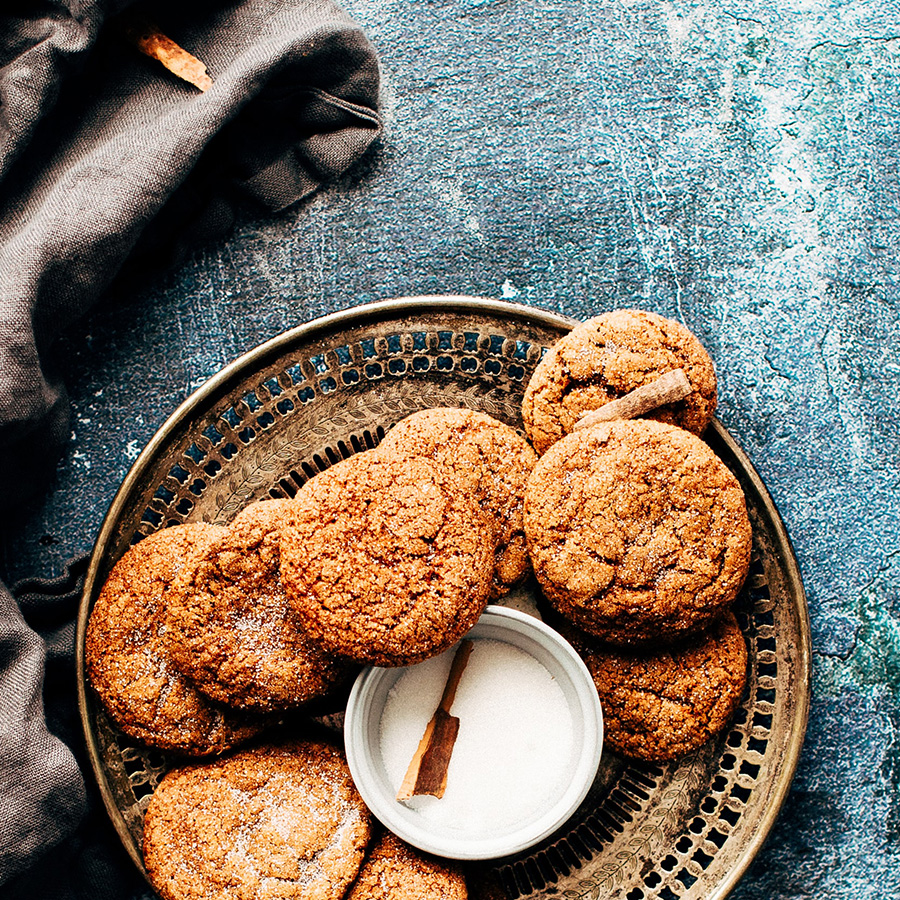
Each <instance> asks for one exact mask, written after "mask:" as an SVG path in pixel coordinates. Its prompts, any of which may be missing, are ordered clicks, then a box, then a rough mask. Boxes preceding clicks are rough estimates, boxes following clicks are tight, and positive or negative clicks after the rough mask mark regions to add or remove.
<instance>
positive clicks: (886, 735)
mask: <svg viewBox="0 0 900 900" xmlns="http://www.w3.org/2000/svg"><path fill="white" fill-rule="evenodd" d="M346 5H347V6H348V8H349V10H350V12H351V13H352V14H353V15H354V16H355V17H356V18H357V19H358V20H359V21H360V22H361V23H362V24H363V25H364V26H365V28H366V29H367V30H368V33H369V35H370V36H371V38H372V40H373V41H374V43H375V45H376V47H377V49H378V51H379V54H380V56H381V60H382V65H383V72H384V81H385V87H384V103H385V108H386V115H387V120H388V124H387V131H386V134H385V136H384V139H383V141H382V143H381V145H380V146H379V147H378V148H376V150H375V152H374V153H372V154H370V155H369V157H368V158H367V160H366V161H365V163H364V164H363V165H362V166H360V167H359V168H358V169H357V171H356V172H355V173H354V174H353V176H352V177H351V178H348V179H347V180H345V181H344V182H342V183H340V184H337V185H334V186H333V187H331V188H329V189H328V190H326V191H324V192H323V193H321V194H319V195H318V196H316V197H315V198H314V199H313V200H312V201H310V202H307V203H305V204H303V205H302V206H300V207H299V208H294V209H291V210H290V211H289V212H288V213H286V214H284V215H283V216H281V217H280V218H279V219H277V220H275V221H273V220H271V219H265V220H253V219H252V218H249V217H248V218H247V219H245V221H244V222H243V224H242V225H241V227H240V228H239V229H238V231H237V232H236V233H235V234H234V236H233V237H232V238H231V239H229V240H227V241H225V242H223V243H222V244H220V245H217V246H215V247H210V248H205V249H203V250H202V251H200V252H198V253H197V254H196V255H195V256H194V257H193V258H192V259H190V260H189V261H188V262H187V263H186V264H185V265H183V266H182V267H181V268H179V269H178V270H177V271H175V272H170V273H160V275H159V277H158V278H156V279H155V280H153V281H151V282H149V283H147V284H146V285H145V286H144V287H143V288H142V289H141V290H140V291H138V292H137V293H133V292H129V293H128V294H127V295H126V294H125V292H124V291H122V290H120V291H118V292H117V293H115V294H114V295H113V296H112V297H110V298H109V299H108V301H107V302H106V303H104V304H103V305H102V307H101V308H99V309H98V310H97V311H96V312H95V313H94V314H93V315H92V316H91V317H90V318H89V319H87V320H85V321H83V322H81V323H79V324H78V325H77V326H76V327H74V328H73V329H71V331H70V332H69V334H68V336H67V337H66V339H65V340H64V342H63V344H62V346H61V347H60V348H59V351H60V361H61V366H62V369H63V373H64V375H65V377H66V379H67V381H68V383H69V386H70V389H71V394H72V400H73V419H72V436H71V443H70V446H69V448H68V452H67V454H66V456H65V458H64V459H63V461H62V462H61V464H60V466H59V469H58V474H57V478H56V482H55V484H54V485H53V488H52V490H51V492H50V494H49V495H48V496H47V497H45V498H43V499H41V500H39V501H37V502H36V503H35V504H33V506H32V507H31V508H30V509H28V510H26V511H23V513H22V515H21V517H20V518H18V519H17V520H16V521H13V522H11V523H7V529H6V537H5V541H4V545H3V557H2V563H3V569H4V574H5V575H6V576H7V577H8V578H9V579H10V580H12V581H15V580H17V579H19V578H23V577H25V576H31V575H43V576H52V575H55V574H58V573H59V572H60V571H61V570H62V569H63V566H64V563H65V561H66V560H67V559H69V558H70V557H71V556H73V555H75V554H78V553H81V552H83V551H86V550H88V549H89V548H90V547H91V544H92V541H93V538H94V536H95V534H96V532H97V529H98V527H99V524H100V521H101V519H102V517H103V514H104V512H105V509H106V506H107V504H108V503H109V501H110V500H111V499H112V496H113V493H114V491H115V489H116V487H117V486H118V483H119V481H120V480H121V479H122V477H123V476H124V475H125V473H126V471H127V470H128V468H129V466H130V464H131V463H132V461H133V460H134V459H135V458H136V456H137V454H138V452H139V451H140V449H141V448H142V447H143V445H144V444H145V443H146V441H147V440H148V439H149V438H150V436H151V435H152V434H153V432H154V431H155V430H156V429H157V428H158V426H159V425H160V424H161V423H162V422H163V421H164V420H165V418H166V417H167V416H168V415H169V413H170V412H171V411H172V410H173V409H174V408H175V406H176V405H177V403H178V402H179V401H180V400H181V399H183V398H184V397H185V396H186V395H187V394H189V393H190V392H191V391H192V390H193V389H194V388H196V387H197V386H198V385H199V384H201V383H202V382H203V381H204V380H205V379H206V378H207V377H209V376H210V375H211V374H213V373H214V372H215V371H216V370H217V369H219V368H220V367H221V366H222V365H224V364H225V363H227V362H229V361H231V360H232V359H233V358H235V357H236V356H237V355H239V354H240V353H242V352H244V351H245V350H248V349H250V348H251V347H253V346H254V345H256V344H258V343H260V342H261V341H263V340H266V339H267V338H270V337H272V336H273V335H275V334H278V333H279V332H281V331H283V330H284V329H287V328H290V327H292V326H294V325H296V324H299V323H301V322H304V321H306V320H308V319H310V318H312V317H315V316H318V315H321V314H322V313H325V312H329V311H333V310H335V309H341V308H345V307H347V306H351V305H355V304H358V303H363V302H368V301H372V300H377V299H383V298H388V297H393V296H399V295H408V294H422V293H464V294H477V295H482V296H492V297H505V298H510V299H514V300H516V301H518V302H521V303H526V304H531V305H534V306H542V307H547V308H550V309H554V310H559V311H561V312H564V313H568V314H571V315H575V316H586V315H589V314H591V313H595V312H600V311H604V310H608V309H610V308H612V307H615V306H623V305H633V306H639V307H643V308H646V309H651V310H654V311H657V312H659V313H662V314H664V315H668V316H672V317H675V318H677V319H680V320H681V321H683V322H684V323H685V324H686V325H688V326H689V327H690V328H691V329H693V330H694V331H695V332H696V333H697V334H698V335H699V336H700V337H701V339H702V340H703V341H704V342H705V344H706V345H707V347H708V348H709V350H710V351H711V353H712V355H713V357H714V359H715V361H716V363H717V367H718V372H719V377H720V398H721V399H720V410H719V415H720V417H721V419H722V420H723V421H724V423H725V425H726V426H727V427H728V428H729V429H730V430H731V432H732V433H733V434H734V435H735V437H736V438H737V439H738V441H739V442H740V443H741V444H742V446H743V447H744V449H745V450H746V451H747V453H748V454H749V456H750V458H751V460H752V461H753V462H754V464H755V465H756V466H757V468H758V469H759V471H760V473H761V474H762V476H763V479H764V480H765V481H766V483H767V485H768V487H769V489H770V491H771V493H772V495H773V496H774V499H775V502H776V503H777V505H778V507H779V509H780V511H781V513H782V515H783V517H784V519H785V522H786V524H787V528H788V531H789V533H790V535H791V538H792V539H793V542H794V545H795V547H796V551H797V554H798V557H799V560H800V565H801V568H802V572H803V576H804V580H805V584H806V589H807V592H808V596H809V604H810V613H811V618H812V631H813V649H814V673H813V678H814V683H813V689H814V696H813V704H812V714H811V719H810V725H809V731H808V735H807V741H806V746H805V749H804V752H803V756H802V759H801V763H800V768H799V771H798V773H797V776H796V779H795V782H794V787H793V790H792V792H791V794H790V797H789V798H788V801H787V804H786V806H785V808H784V810H783V812H782V815H781V818H780V820H779V823H778V825H777V826H776V828H775V830H774V832H773V833H772V835H771V837H770V839H769V841H768V843H767V844H766V846H765V847H764V849H763V850H762V852H761V854H760V855H759V857H758V858H757V861H756V862H755V863H754V864H753V866H752V867H751V869H750V870H749V872H748V874H747V876H746V877H745V878H744V880H743V882H742V883H741V884H740V886H739V887H738V889H737V890H736V892H735V895H734V896H735V897H737V898H739V900H751V898H753V900H757V898H758V900H770V898H800V897H810V896H815V897H828V898H835V897H846V898H854V900H863V898H884V897H896V896H900V799H898V782H900V734H898V732H900V703H898V694H900V621H898V619H900V594H898V588H900V509H898V493H900V492H898V481H900V463H898V460H900V439H898V431H900V415H898V403H897V398H898V396H900V324H898V314H900V296H898V272H900V269H898V262H897V260H898V255H900V230H898V216H900V185H898V148H900V143H898V135H900V84H898V80H900V79H898V77H897V76H898V68H900V25H898V23H900V4H898V3H897V2H896V0H888V2H874V0H869V2H864V0H858V2H852V0H848V2H841V0H830V2H829V0H790V2H779V3H776V2H773V0H767V2H762V0H747V2H744V3H742V4H740V5H736V4H728V3H724V4H719V3H709V4H703V3H690V2H676V3H670V2H653V3H650V2H645V0H633V2H632V0H622V2H618V3H612V2H610V3H602V2H589V0H414V2H410V0H352V2H348V3H347V4H346Z"/></svg>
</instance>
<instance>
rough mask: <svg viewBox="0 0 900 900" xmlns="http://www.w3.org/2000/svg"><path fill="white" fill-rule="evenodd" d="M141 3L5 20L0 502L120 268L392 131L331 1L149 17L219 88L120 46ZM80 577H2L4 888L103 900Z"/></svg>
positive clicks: (258, 3)
mask: <svg viewBox="0 0 900 900" xmlns="http://www.w3.org/2000/svg"><path fill="white" fill-rule="evenodd" d="M129 5H130V4H129V3H128V2H122V0H118V2H117V0H107V2H103V0H81V2H79V0H57V2H31V3H28V2H24V3H23V2H19V3H16V4H14V6H13V9H14V12H12V13H0V510H2V509H4V508H5V509H10V508H12V507H13V506H14V505H15V504H17V503H19V502H20V501H21V500H22V498H23V497H25V496H27V494H28V493H29V492H33V491H34V490H36V489H39V488H40V487H41V485H42V484H44V483H45V482H46V476H47V475H48V474H49V472H50V471H51V470H52V467H53V465H54V463H55V461H56V459H57V458H58V454H59V452H60V447H61V446H62V443H63V440H64V438H65V437H66V435H67V433H68V403H67V399H66V394H65V389H64V385H63V384H62V383H61V382H60V380H59V379H58V377H57V376H56V375H55V373H54V370H53V360H52V344H53V340H54V338H55V337H56V336H57V335H58V334H59V332H60V331H61V330H62V329H63V328H65V327H66V326H67V325H68V324H70V323H71V322H72V321H73V320H74V319H75V318H76V317H77V316H79V315H80V314H81V313H83V312H84V311H85V310H86V309H88V308H89V307H90V306H91V305H92V304H93V303H95V302H96V301H97V300H98V299H99V298H100V297H101V295H103V293H104V291H106V289H107V288H108V287H109V285H110V284H111V282H112V281H113V279H115V278H116V277H117V276H118V277H120V278H122V277H125V274H126V273H130V275H131V276H132V277H137V276H138V275H140V274H141V273H144V274H146V273H148V272H152V271H155V270H159V269H161V268H162V267H164V266H165V265H168V264H171V263H172V262H174V261H177V260H178V259H179V258H180V257H181V256H182V255H183V254H184V253H185V251H186V249H187V248H188V247H190V246H191V245H193V244H195V243H196V242H198V241H202V240H208V239H210V238H213V237H215V236H217V235H221V234H222V233H224V232H225V231H226V230H227V229H228V228H229V227H230V226H231V224H232V223H233V220H234V217H235V214H236V211H237V210H239V209H240V208H241V207H243V206H245V205H247V204H250V205H253V204H255V205H256V206H257V208H259V206H262V207H263V208H266V209H270V210H280V209H283V208H285V207H286V206H289V205H290V204H292V203H295V202H296V201H298V200H300V199H301V198H303V197H305V196H307V195H308V194H310V193H311V192H312V191H314V190H315V189H316V188H317V187H318V186H319V185H321V184H322V183H323V182H324V181H326V180H328V179H330V178H332V177H334V176H336V175H338V174H340V173H342V172H344V171H345V170H346V169H347V168H348V167H350V166H351V165H352V164H353V163H354V162H355V161H356V160H357V159H358V158H359V157H360V156H361V155H362V154H363V153H364V151H365V150H366V149H367V148H368V147H369V146H370V144H371V143H372V141H373V140H374V139H375V138H376V137H377V135H378V133H379V131H380V127H381V126H380V119H379V116H378V104H377V99H378V85H379V77H378V64H377V59H376V56H375V53H374V51H373V48H372V46H371V45H370V43H369V42H368V40H367V39H366V37H365V35H364V34H363V33H362V31H361V30H360V29H359V27H358V26H357V25H356V24H355V23H354V22H353V21H352V20H351V19H350V18H349V17H348V16H347V15H346V13H344V12H343V11H342V10H341V9H339V8H338V7H337V6H335V5H334V4H333V3H332V2H331V0H281V2H278V0H239V2H233V3H221V2H220V3H209V2H206V3H203V2H180V3H173V2H167V3H161V2H157V3H147V4H141V9H142V10H144V11H146V12H147V14H148V16H150V17H151V18H152V19H153V20H154V21H156V22H157V23H158V24H159V26H160V27H161V28H162V30H163V31H164V32H165V33H166V34H167V35H168V36H169V37H171V38H172V39H174V40H175V41H177V42H178V43H179V44H180V45H181V46H182V47H184V48H185V49H186V50H188V51H190V52H191V53H193V54H194V55H195V56H197V57H199V58H200V59H201V60H203V62H204V63H205V64H206V65H207V67H208V69H209V72H210V74H211V76H212V78H213V79H214V84H213V86H212V87H211V88H210V89H209V90H208V91H206V92H205V93H201V92H199V91H197V90H196V89H195V88H193V87H191V86H190V85H187V84H185V83H183V82H181V81H180V80H178V79H177V78H175V77H174V76H173V75H171V74H170V73H168V72H167V71H166V70H165V69H163V68H162V66H161V65H160V64H159V63H157V62H155V61H153V60H150V59H147V58H146V57H144V56H142V55H141V54H139V53H138V52H137V51H136V50H135V49H134V48H133V47H132V46H130V45H129V44H128V43H127V42H126V41H125V40H124V38H123V37H122V31H121V27H120V23H119V22H118V16H117V14H120V13H121V11H122V8H123V7H125V6H129ZM7 8H8V7H7ZM127 13H128V11H126V14H127ZM77 574H78V573H77V572H76V573H74V574H71V573H70V574H68V575H67V576H65V577H64V578H63V579H61V581H60V582H59V583H58V584H56V585H48V586H41V585H35V584H30V585H26V586H24V587H22V588H20V589H19V590H18V591H17V595H18V596H19V601H20V603H17V602H16V600H14V599H13V597H12V595H11V593H10V592H9V590H7V589H6V588H5V587H4V586H3V585H2V584H0V884H3V883H4V882H5V883H6V886H5V887H2V888H0V891H4V892H5V893H6V894H8V895H9V896H16V897H18V896H22V897H25V896H48V897H49V896H60V897H62V896H66V897H68V896H71V897H82V896H83V897H87V896H91V897H98V896H106V895H109V896H117V895H118V894H113V893H109V894H107V891H109V890H110V885H111V884H113V883H118V882H116V879H115V878H113V876H112V875H111V871H112V870H114V869H115V867H116V865H117V864H118V863H116V862H112V863H111V862H110V861H109V859H108V857H107V855H105V854H107V850H106V849H104V847H103V846H102V842H101V844H98V843H97V842H96V841H94V840H93V838H92V835H91V834H90V828H88V831H87V832H86V831H85V827H86V826H85V825H84V824H82V825H81V826H79V822H80V821H81V820H82V819H83V817H84V815H85V810H86V808H87V807H89V806H91V801H90V785H89V784H88V794H86V792H85V782H84V779H83V777H82V774H81V772H80V771H79V766H78V764H77V762H76V759H75V758H74V757H73V752H72V751H73V750H74V751H75V753H76V754H80V752H81V748H80V737H79V735H78V733H77V720H76V717H75V713H74V710H73V708H72V704H73V702H74V692H73V691H72V682H73V680H74V668H73V665H72V663H73V628H72V618H73V616H74V612H75V603H76V601H77V580H75V579H76V578H77ZM23 612H24V613H25V616H24V617H23ZM26 620H27V621H26ZM29 623H30V624H31V625H32V626H33V627H29ZM35 629H38V630H39V631H40V632H41V634H38V633H37V631H36V630H35ZM48 650H49V656H48ZM45 658H46V659H47V665H46V672H47V681H46V683H45V682H44V675H45ZM45 703H46V709H47V714H46V715H45ZM51 711H52V712H51ZM48 718H49V719H50V724H51V726H52V727H51V728H50V729H48V727H47V719H48ZM60 738H63V740H60ZM96 805H97V804H96V802H94V809H93V810H92V812H91V814H90V815H89V816H88V819H87V820H86V821H88V823H91V822H92V821H93V819H92V818H91V817H92V816H94V813H96ZM101 815H102V814H101ZM76 827H78V828H79V832H78V833H76V834H75V835H74V837H69V840H68V841H67V842H65V843H67V844H68V845H69V853H68V856H67V857H66V862H65V864H64V865H65V866H76V867H79V866H80V869H79V872H80V874H77V875H76V874H73V871H74V870H70V871H68V872H66V873H61V872H60V871H59V866H52V865H51V866H48V865H46V863H45V864H44V865H42V866H38V867H35V865H34V863H35V861H36V860H38V858H39V857H41V855H42V854H46V852H47V851H48V849H49V848H51V847H53V846H54V845H56V844H58V843H59V842H60V841H63V839H64V838H66V837H67V836H71V835H72V834H73V831H75V829H76ZM90 827H96V828H100V827H102V826H100V825H99V824H96V823H95V824H94V825H91V826H90ZM103 840H106V841H108V840H109V835H105V836H104V838H103ZM76 844H77V846H78V851H77V853H76V852H75V851H73V850H72V847H73V846H75V845H76ZM73 854H74V856H73ZM75 857H77V859H76V858H75ZM111 867H112V869H111ZM17 873H24V874H18V877H15V878H14V877H13V876H16V875H17ZM36 873H37V874H36ZM10 879H11V880H10Z"/></svg>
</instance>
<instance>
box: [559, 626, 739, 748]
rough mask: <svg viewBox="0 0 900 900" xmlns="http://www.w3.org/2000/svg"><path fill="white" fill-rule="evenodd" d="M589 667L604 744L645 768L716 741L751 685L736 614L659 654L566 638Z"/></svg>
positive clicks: (583, 637) (567, 633)
mask: <svg viewBox="0 0 900 900" xmlns="http://www.w3.org/2000/svg"><path fill="white" fill-rule="evenodd" d="M563 633H564V634H565V636H566V637H567V638H568V639H569V640H570V641H571V643H572V644H573V646H574V647H575V649H576V650H578V652H579V654H580V655H581V657H582V659H583V660H584V662H585V664H586V665H587V667H588V670H589V671H590V673H591V676H592V677H593V679H594V684H595V685H596V686H597V693H598V694H599V695H600V702H601V704H602V706H603V741H604V745H605V746H607V747H609V748H610V749H611V750H612V751H613V752H615V753H618V754H620V755H622V756H627V757H630V758H632V759H640V760H644V761H646V762H662V761H664V760H670V759H675V758H677V757H679V756H683V755H684V754H686V753H690V752H691V751H692V750H696V749H697V748H698V747H700V746H702V745H703V744H705V743H706V742H707V741H708V740H709V739H710V738H711V737H713V736H714V735H716V734H719V733H720V732H721V731H722V730H723V729H724V728H725V727H726V725H727V724H728V722H729V721H730V720H731V717H732V715H733V714H734V711H735V709H737V706H738V704H739V703H740V701H741V696H742V695H743V693H744V686H745V684H746V682H747V645H746V642H745V641H744V636H743V634H741V629H740V627H739V626H738V623H737V619H735V617H734V614H733V613H731V612H726V613H725V614H724V615H723V616H721V617H720V618H719V619H717V620H716V621H714V622H713V624H712V625H710V626H709V628H708V629H706V630H705V631H702V632H700V633H699V634H697V635H693V636H691V637H690V638H687V639H686V640H685V641H683V642H681V643H679V644H675V645H672V646H670V647H665V648H662V649H657V650H622V649H616V648H613V647H609V646H608V645H603V644H601V643H599V642H598V641H596V640H594V639H592V638H590V637H588V636H587V635H585V634H584V633H579V634H575V633H574V630H565V629H564V630H563Z"/></svg>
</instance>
